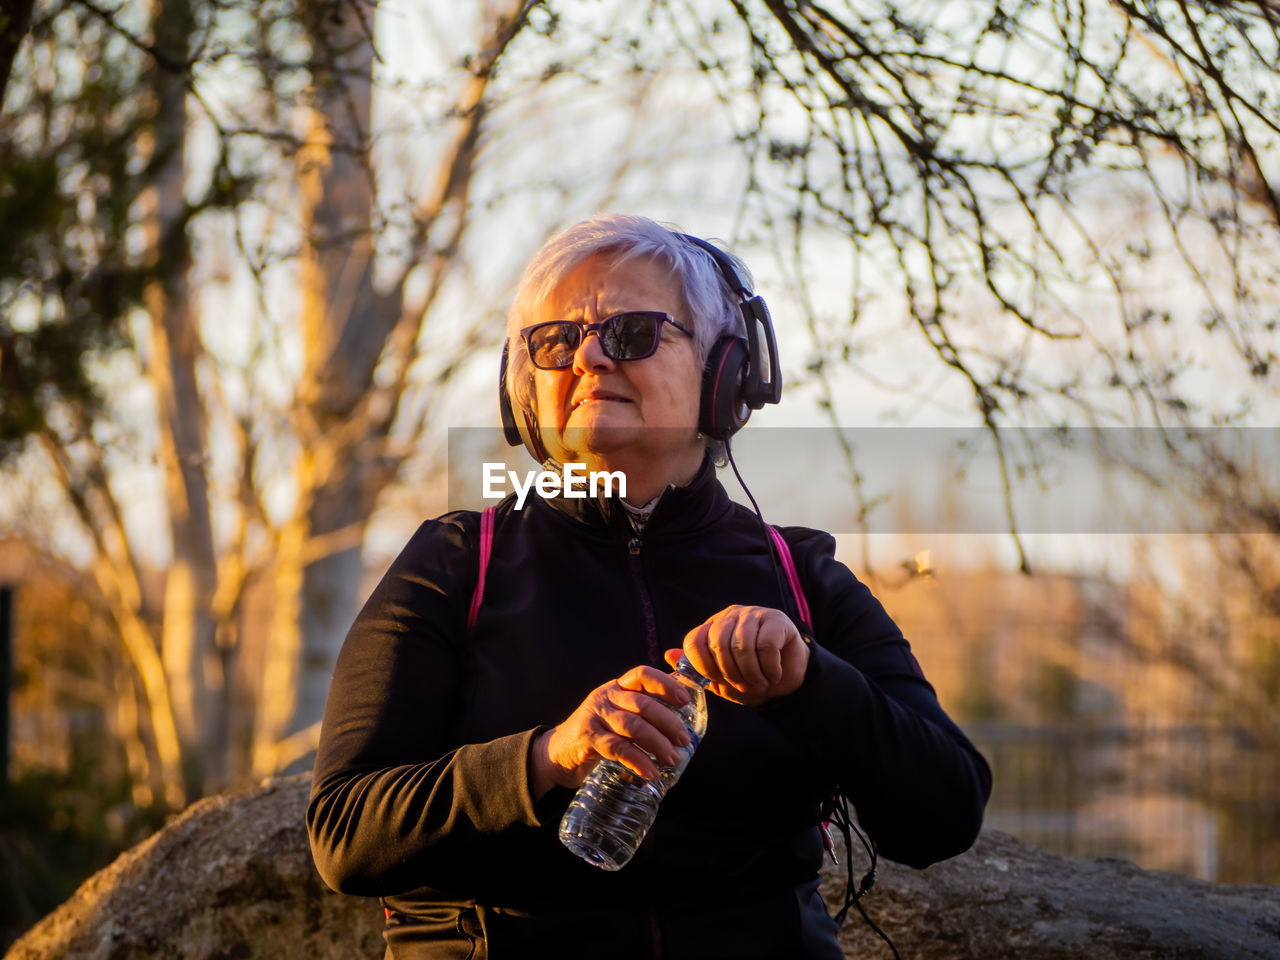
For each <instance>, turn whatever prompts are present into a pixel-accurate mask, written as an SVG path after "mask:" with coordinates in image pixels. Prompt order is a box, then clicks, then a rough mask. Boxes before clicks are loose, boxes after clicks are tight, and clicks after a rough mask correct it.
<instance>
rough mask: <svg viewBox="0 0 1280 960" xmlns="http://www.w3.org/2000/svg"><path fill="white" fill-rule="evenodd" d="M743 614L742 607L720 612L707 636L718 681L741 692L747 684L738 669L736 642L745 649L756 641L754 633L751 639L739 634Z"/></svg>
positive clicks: (729, 608)
mask: <svg viewBox="0 0 1280 960" xmlns="http://www.w3.org/2000/svg"><path fill="white" fill-rule="evenodd" d="M741 614H742V608H741V607H727V608H725V609H724V610H722V611H720V613H719V614H718V615H717V616H716V617H714V618H713V619H712V621H711V626H710V629H709V631H708V636H707V646H708V648H709V649H710V650H711V654H712V656H713V657H714V658H715V661H716V667H717V669H716V679H723V680H724V681H725V682H726V683H728V684H730V685H731V686H734V687H737V688H738V689H739V690H741V689H744V687H745V683H744V682H743V678H742V671H741V670H740V669H739V668H738V661H737V657H736V656H735V653H734V644H735V642H736V643H737V644H738V646H739V647H745V646H746V644H747V643H753V642H754V641H755V635H754V633H753V634H752V635H751V637H750V638H749V639H748V638H746V637H744V636H741V635H740V634H739V630H740V629H741V625H740V621H741Z"/></svg>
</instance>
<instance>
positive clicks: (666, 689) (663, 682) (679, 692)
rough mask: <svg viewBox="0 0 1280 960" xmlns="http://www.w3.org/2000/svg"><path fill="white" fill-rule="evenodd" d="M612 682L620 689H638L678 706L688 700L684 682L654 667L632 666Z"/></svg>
mask: <svg viewBox="0 0 1280 960" xmlns="http://www.w3.org/2000/svg"><path fill="white" fill-rule="evenodd" d="M614 682H615V683H616V684H617V685H618V686H619V687H621V688H622V689H625V690H638V691H640V692H642V693H647V694H649V695H651V696H655V697H658V698H659V699H661V700H666V701H667V702H668V703H672V704H675V705H676V706H678V707H682V706H684V705H685V704H686V703H688V702H689V691H688V690H686V689H685V687H684V684H682V683H681V682H680V681H679V680H677V679H676V678H675V677H673V676H672V675H671V674H669V673H664V672H663V671H661V670H658V669H656V668H654V667H632V668H631V669H630V670H628V671H627V672H626V673H624V674H623V675H622V676H620V677H619V678H618V679H617V680H616V681H614Z"/></svg>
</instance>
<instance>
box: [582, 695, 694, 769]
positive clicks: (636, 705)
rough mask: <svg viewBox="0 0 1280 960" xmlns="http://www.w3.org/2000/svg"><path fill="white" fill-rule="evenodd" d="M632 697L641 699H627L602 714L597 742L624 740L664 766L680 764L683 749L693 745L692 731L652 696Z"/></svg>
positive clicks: (601, 712) (602, 711) (610, 705)
mask: <svg viewBox="0 0 1280 960" xmlns="http://www.w3.org/2000/svg"><path fill="white" fill-rule="evenodd" d="M632 696H634V697H635V698H637V699H636V700H624V702H622V703H620V704H615V703H612V702H611V703H610V704H609V705H608V707H607V708H605V709H602V710H601V711H600V713H599V718H600V720H601V721H602V723H603V728H602V729H600V730H599V731H598V732H597V734H596V737H595V739H596V740H599V741H601V742H612V740H613V739H614V738H615V737H622V738H625V739H627V740H630V741H632V742H634V743H635V744H636V745H638V746H639V747H640V748H641V749H643V750H644V751H645V752H646V753H647V754H651V755H652V756H655V757H657V758H658V760H659V761H660V762H662V763H664V764H667V765H674V764H675V763H678V762H679V760H680V757H681V754H682V748H683V747H686V746H688V745H689V742H690V737H689V731H688V730H687V729H686V728H685V725H684V723H683V721H682V720H681V719H680V717H679V716H678V715H677V714H676V713H675V711H673V710H671V709H670V708H669V707H666V706H663V705H662V704H661V703H659V702H658V701H657V700H655V699H653V698H652V697H650V696H646V695H644V694H633V695H632ZM640 701H643V702H640ZM597 749H598V748H597Z"/></svg>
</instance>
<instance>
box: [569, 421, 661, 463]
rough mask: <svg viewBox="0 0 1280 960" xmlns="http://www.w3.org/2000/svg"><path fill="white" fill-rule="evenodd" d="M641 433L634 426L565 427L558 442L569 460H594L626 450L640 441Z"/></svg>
mask: <svg viewBox="0 0 1280 960" xmlns="http://www.w3.org/2000/svg"><path fill="white" fill-rule="evenodd" d="M641 433H642V431H641V428H640V427H638V426H636V425H635V424H618V423H591V424H584V425H582V426H572V427H566V428H565V429H564V430H562V431H561V432H560V437H559V440H560V444H561V446H562V447H563V448H564V450H565V451H566V453H569V454H570V457H571V458H572V457H577V458H579V459H582V458H594V457H599V456H603V455H608V454H611V453H618V452H620V451H623V450H626V449H627V448H628V447H631V446H633V445H634V444H635V443H636V441H637V440H639V439H640V436H641Z"/></svg>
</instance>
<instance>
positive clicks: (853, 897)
mask: <svg viewBox="0 0 1280 960" xmlns="http://www.w3.org/2000/svg"><path fill="white" fill-rule="evenodd" d="M724 449H725V454H726V455H727V456H728V458H729V466H730V467H732V468H733V475H734V476H735V477H736V478H737V480H738V486H740V487H742V492H743V493H745V494H746V495H747V499H748V500H750V501H751V507H752V509H753V510H755V514H756V519H757V520H758V521H759V522H760V530H761V532H762V533H763V534H764V542H765V546H766V547H767V548H768V550H769V560H770V562H771V563H772V565H773V575H774V577H775V578H776V579H777V582H778V593H779V595H780V596H782V597H784V598H786V601H787V603H788V606H790V607H791V611H790V612H791V613H792V614H793V616H792V622H793V623H795V624H797V625H799V624H802V623H803V621H802V620H801V618H800V611H799V609H798V608H797V607H798V603H797V600H796V598H795V597H794V596H793V595H792V592H791V590H790V588H789V587H788V586H787V584H786V579H785V577H784V575H783V572H782V561H781V560H780V559H779V557H778V552H777V549H776V548H775V547H774V545H773V537H771V536H770V535H769V525H768V524H767V523H766V522H765V519H764V513H763V512H762V511H761V510H760V505H759V504H758V503H756V498H755V495H754V494H752V492H751V488H750V487H748V486H747V482H746V481H745V480H743V479H742V472H741V471H740V470H738V462H737V461H736V460H734V458H733V446H732V444H731V443H730V441H729V440H728V439H727V438H726V439H725V441H724ZM808 629H809V630H812V629H813V625H812V624H809V625H808ZM831 807H832V813H831V819H832V821H833V822H834V823H835V824H836V826H837V827H838V828H839V830H840V835H841V838H842V839H843V840H844V850H845V891H844V906H843V907H842V908H841V909H840V911H839V913H837V914H836V915H835V917H834V918H833V919H834V920H835V924H836V926H837V927H840V926H842V925H843V924H844V921H845V917H846V916H848V913H849V908H850V907H856V908H857V909H858V913H859V914H861V916H862V919H863V921H865V922H866V924H867V926H868V927H870V928H871V930H872V931H873V932H874V933H875V934H876V936H878V937H879V938H880V939H881V940H883V941H884V942H885V943H887V944H888V945H889V949H890V950H891V951H892V952H893V956H894V960H902V958H901V956H900V955H899V954H898V948H897V947H895V946H894V945H893V941H892V940H890V939H889V935H888V934H887V933H885V932H884V931H883V930H881V929H880V927H878V926H877V925H876V923H875V921H873V920H872V919H871V918H870V917H869V916H867V911H866V910H865V909H863V906H862V902H861V901H862V898H863V897H864V896H866V895H867V893H868V892H869V891H870V890H871V888H872V887H873V886H875V882H876V862H877V860H878V856H877V854H876V843H875V840H872V839H870V838H869V837H867V835H866V834H864V833H863V832H862V831H861V830H859V829H858V825H857V824H856V823H854V821H853V817H852V816H851V815H850V814H849V800H848V798H847V797H846V796H845V795H844V793H843V792H842V791H840V790H838V789H837V790H836V791H835V794H834V795H833V797H832V802H831ZM853 834H856V835H857V837H858V839H859V840H861V841H862V846H863V847H864V848H865V850H866V851H867V858H868V859H869V861H870V867H869V868H868V870H867V872H866V873H865V874H864V875H863V877H862V881H861V882H860V883H855V882H854V878H853V836H852V835H853Z"/></svg>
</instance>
